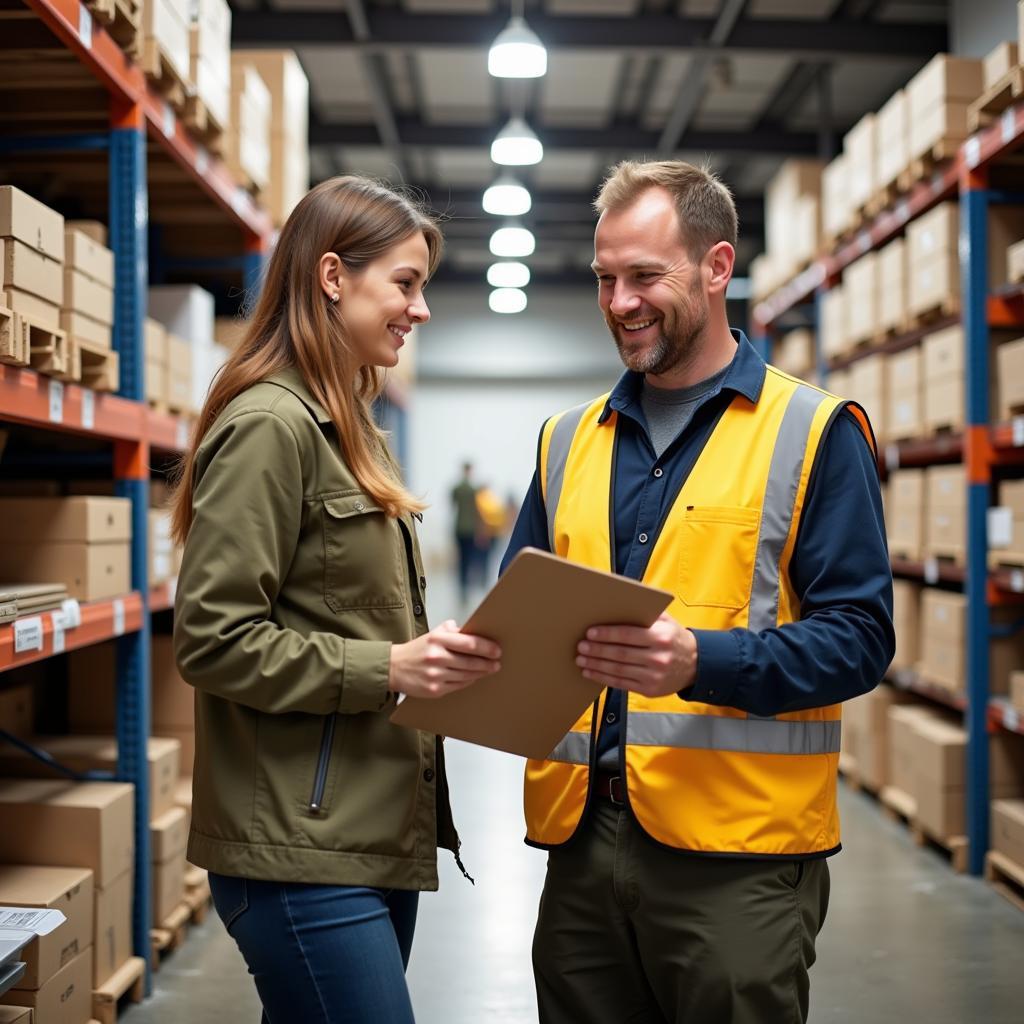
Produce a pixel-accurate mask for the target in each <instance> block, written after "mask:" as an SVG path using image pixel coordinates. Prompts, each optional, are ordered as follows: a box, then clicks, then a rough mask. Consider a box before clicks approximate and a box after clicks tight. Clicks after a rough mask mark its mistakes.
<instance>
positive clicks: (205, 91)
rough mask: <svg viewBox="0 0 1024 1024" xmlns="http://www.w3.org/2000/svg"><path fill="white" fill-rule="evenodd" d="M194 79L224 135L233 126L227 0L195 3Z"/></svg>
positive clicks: (208, 112)
mask: <svg viewBox="0 0 1024 1024" xmlns="http://www.w3.org/2000/svg"><path fill="white" fill-rule="evenodd" d="M190 14H191V19H190V27H189V55H190V63H189V68H190V76H191V79H192V85H193V87H194V88H195V97H196V99H198V100H199V102H200V103H202V104H203V106H204V107H205V108H206V115H207V117H208V118H209V119H212V120H213V122H214V123H215V124H216V126H217V127H218V128H219V129H220V130H221V131H222V132H223V131H227V129H228V127H229V125H230V124H231V8H230V7H229V6H228V4H227V2H226V0H192V3H191V12H190Z"/></svg>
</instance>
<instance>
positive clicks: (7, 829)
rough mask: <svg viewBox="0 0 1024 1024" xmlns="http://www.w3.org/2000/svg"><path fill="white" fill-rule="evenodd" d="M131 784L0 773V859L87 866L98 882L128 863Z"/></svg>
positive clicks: (131, 836)
mask: <svg viewBox="0 0 1024 1024" xmlns="http://www.w3.org/2000/svg"><path fill="white" fill-rule="evenodd" d="M134 812H135V801H134V796H133V787H132V786H130V785H129V784H127V783H124V782H56V781H52V780H49V779H0V860H5V861H8V862H10V863H16V864H44V865H54V866H57V867H61V866H64V865H67V864H69V863H70V864H74V865H80V866H81V867H84V868H90V869H91V870H92V873H93V876H94V881H95V884H96V885H97V886H100V887H102V886H103V885H105V884H107V883H108V882H109V881H110V880H111V879H114V878H117V877H118V876H119V875H120V874H122V873H123V872H125V871H130V870H131V867H132V857H133V855H134V850H135V840H134V833H133V831H132V828H133V825H132V822H133V819H134Z"/></svg>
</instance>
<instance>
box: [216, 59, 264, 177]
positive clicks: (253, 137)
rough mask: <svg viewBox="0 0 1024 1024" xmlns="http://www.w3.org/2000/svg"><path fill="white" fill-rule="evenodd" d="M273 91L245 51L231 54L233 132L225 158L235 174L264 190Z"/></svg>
mask: <svg viewBox="0 0 1024 1024" xmlns="http://www.w3.org/2000/svg"><path fill="white" fill-rule="evenodd" d="M270 119H271V98H270V90H269V89H268V88H267V86H266V83H265V82H264V81H263V79H262V77H261V76H260V74H259V72H258V71H257V70H256V69H255V68H254V67H252V65H250V64H249V63H248V62H247V60H246V54H245V52H244V51H242V52H239V51H234V52H232V54H231V113H230V115H229V120H230V122H231V126H230V129H229V130H228V133H227V139H226V144H225V150H224V159H225V162H226V163H227V165H228V168H229V169H230V170H231V171H232V173H233V174H236V175H238V176H239V177H241V178H242V179H243V180H247V181H249V182H251V184H252V185H253V186H254V187H255V188H256V189H264V188H266V187H267V184H268V182H269V179H270V132H271V126H270Z"/></svg>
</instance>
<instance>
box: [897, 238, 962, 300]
mask: <svg viewBox="0 0 1024 1024" xmlns="http://www.w3.org/2000/svg"><path fill="white" fill-rule="evenodd" d="M959 308H960V262H959V257H958V256H957V253H956V250H955V249H950V250H948V251H945V252H941V253H939V254H938V255H937V256H935V257H933V258H931V259H925V260H923V261H922V262H921V263H919V264H913V263H912V264H911V270H910V276H909V280H908V285H907V312H908V313H910V315H911V316H916V315H918V314H919V313H927V312H929V311H930V310H933V309H938V310H941V311H942V312H943V313H945V314H950V315H951V314H953V313H955V312H957V310H959Z"/></svg>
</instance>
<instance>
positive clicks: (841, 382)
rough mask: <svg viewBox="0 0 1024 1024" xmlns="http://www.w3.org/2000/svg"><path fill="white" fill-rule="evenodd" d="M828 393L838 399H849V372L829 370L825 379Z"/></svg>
mask: <svg viewBox="0 0 1024 1024" xmlns="http://www.w3.org/2000/svg"><path fill="white" fill-rule="evenodd" d="M827 384H828V389H829V391H831V392H832V394H833V395H838V396H839V397H840V398H849V397H850V371H849V370H830V371H829V373H828V377H827Z"/></svg>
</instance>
